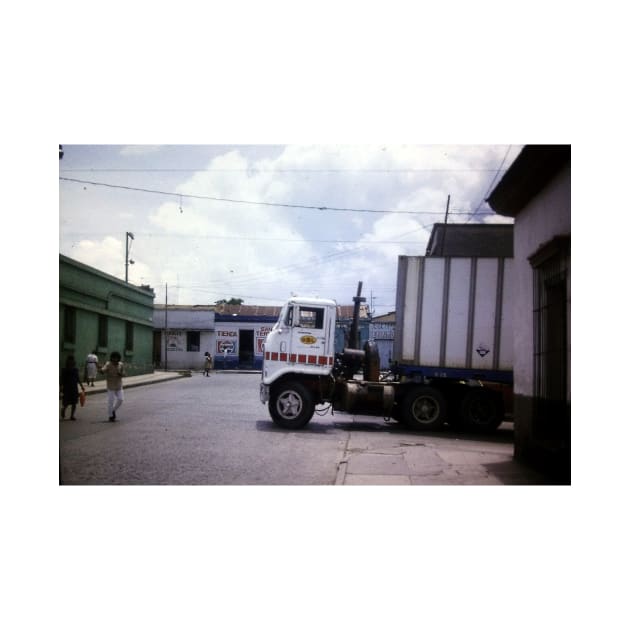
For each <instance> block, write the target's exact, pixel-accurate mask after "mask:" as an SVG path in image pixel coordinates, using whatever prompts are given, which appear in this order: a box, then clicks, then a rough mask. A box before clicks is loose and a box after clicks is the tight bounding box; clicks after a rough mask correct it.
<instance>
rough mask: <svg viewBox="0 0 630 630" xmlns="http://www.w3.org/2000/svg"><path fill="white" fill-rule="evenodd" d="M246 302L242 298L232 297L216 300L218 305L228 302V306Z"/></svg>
mask: <svg viewBox="0 0 630 630" xmlns="http://www.w3.org/2000/svg"><path fill="white" fill-rule="evenodd" d="M243 302H244V300H242V299H241V298H234V297H233V298H230V299H229V300H218V301H217V302H215V305H216V306H219V305H220V304H227V305H228V306H239V305H241V304H242V303H243Z"/></svg>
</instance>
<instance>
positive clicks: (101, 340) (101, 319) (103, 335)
mask: <svg viewBox="0 0 630 630" xmlns="http://www.w3.org/2000/svg"><path fill="white" fill-rule="evenodd" d="M107 329H108V326H107V315H99V316H98V345H99V347H101V348H107V343H108V341H109V340H108V334H107Z"/></svg>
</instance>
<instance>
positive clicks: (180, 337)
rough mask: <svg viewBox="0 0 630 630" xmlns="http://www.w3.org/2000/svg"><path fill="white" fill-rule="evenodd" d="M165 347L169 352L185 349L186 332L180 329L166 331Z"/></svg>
mask: <svg viewBox="0 0 630 630" xmlns="http://www.w3.org/2000/svg"><path fill="white" fill-rule="evenodd" d="M166 347H167V349H168V351H169V352H183V351H184V350H185V349H186V333H185V332H184V331H182V330H168V331H166Z"/></svg>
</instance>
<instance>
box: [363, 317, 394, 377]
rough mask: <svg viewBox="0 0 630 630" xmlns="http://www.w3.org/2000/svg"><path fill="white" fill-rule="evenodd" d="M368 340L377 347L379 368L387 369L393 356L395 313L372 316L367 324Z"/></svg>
mask: <svg viewBox="0 0 630 630" xmlns="http://www.w3.org/2000/svg"><path fill="white" fill-rule="evenodd" d="M369 330H370V341H373V342H374V343H375V344H376V347H377V348H378V355H379V359H380V368H381V370H388V369H389V367H390V362H391V360H392V357H393V356H394V335H395V333H396V313H395V312H391V313H387V314H386V315H379V316H378V317H373V318H372V320H371V321H370V325H369Z"/></svg>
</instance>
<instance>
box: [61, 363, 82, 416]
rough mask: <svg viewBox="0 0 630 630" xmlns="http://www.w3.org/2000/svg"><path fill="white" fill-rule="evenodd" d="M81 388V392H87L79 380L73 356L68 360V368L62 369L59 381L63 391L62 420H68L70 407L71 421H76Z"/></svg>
mask: <svg viewBox="0 0 630 630" xmlns="http://www.w3.org/2000/svg"><path fill="white" fill-rule="evenodd" d="M79 387H80V388H81V391H83V392H84V391H85V388H84V387H83V384H82V383H81V379H80V378H79V369H78V368H77V365H76V362H75V360H74V357H73V356H69V357H68V358H67V359H66V366H65V367H63V368H61V377H60V379H59V389H60V391H61V420H65V419H66V409H67V408H68V407H70V420H76V417H75V415H74V414H75V411H76V409H77V402H78V401H79Z"/></svg>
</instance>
